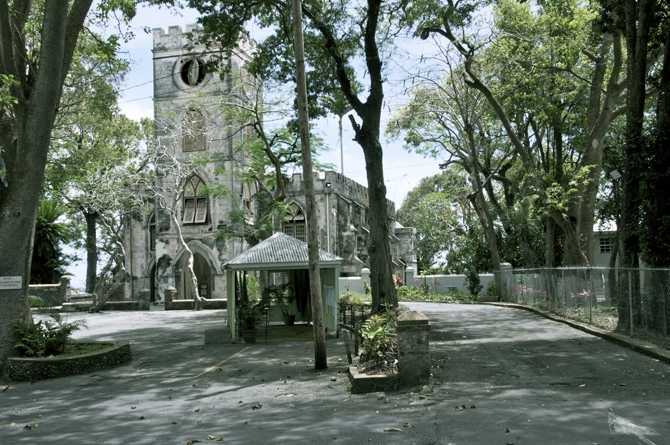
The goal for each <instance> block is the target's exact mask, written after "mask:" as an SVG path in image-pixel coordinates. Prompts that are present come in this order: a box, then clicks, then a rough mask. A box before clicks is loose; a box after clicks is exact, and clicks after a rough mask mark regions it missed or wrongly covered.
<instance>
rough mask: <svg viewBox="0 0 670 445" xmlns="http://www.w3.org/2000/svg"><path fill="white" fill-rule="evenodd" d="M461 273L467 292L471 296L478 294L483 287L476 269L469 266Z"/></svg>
mask: <svg viewBox="0 0 670 445" xmlns="http://www.w3.org/2000/svg"><path fill="white" fill-rule="evenodd" d="M463 272H464V273H465V285H466V286H467V287H468V291H470V293H471V294H472V295H477V294H479V291H481V290H482V288H483V287H484V286H482V284H481V280H480V279H479V272H478V271H477V268H476V267H474V266H472V265H470V266H468V267H467V268H466V269H465V270H464V271H463Z"/></svg>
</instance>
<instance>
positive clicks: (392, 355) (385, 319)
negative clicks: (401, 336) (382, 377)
mask: <svg viewBox="0 0 670 445" xmlns="http://www.w3.org/2000/svg"><path fill="white" fill-rule="evenodd" d="M396 318H397V315H396V312H395V311H394V310H389V309H385V310H384V311H383V312H382V313H380V314H377V315H373V316H371V317H370V318H368V319H367V320H366V321H365V322H364V323H363V325H362V326H361V337H362V338H363V343H362V344H361V347H362V348H363V351H362V352H361V358H360V361H361V362H372V366H368V368H379V367H391V368H394V367H396V366H397V355H398V339H397V334H396V331H395V321H396Z"/></svg>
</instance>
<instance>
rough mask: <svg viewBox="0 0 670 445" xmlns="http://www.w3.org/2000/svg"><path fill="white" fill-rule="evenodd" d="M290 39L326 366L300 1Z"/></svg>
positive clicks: (320, 357) (317, 330) (317, 319)
mask: <svg viewBox="0 0 670 445" xmlns="http://www.w3.org/2000/svg"><path fill="white" fill-rule="evenodd" d="M293 42H294V50H295V65H296V83H297V89H298V119H299V121H300V144H301V148H302V176H303V184H304V185H305V203H306V213H307V215H306V216H307V221H306V222H307V251H308V258H309V287H310V289H309V290H310V296H311V299H310V302H311V303H312V323H313V330H314V368H315V369H317V370H319V369H326V368H328V359H327V355H326V333H325V327H324V323H323V308H322V301H321V270H320V268H319V225H318V222H317V217H316V200H315V199H314V171H313V169H312V150H311V148H310V129H309V114H308V110H307V81H306V78H305V52H304V44H303V35H302V2H301V0H293Z"/></svg>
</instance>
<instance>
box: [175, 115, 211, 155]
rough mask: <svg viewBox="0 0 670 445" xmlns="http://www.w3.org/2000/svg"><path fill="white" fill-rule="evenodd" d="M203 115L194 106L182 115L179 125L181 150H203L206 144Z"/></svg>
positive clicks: (205, 128)
mask: <svg viewBox="0 0 670 445" xmlns="http://www.w3.org/2000/svg"><path fill="white" fill-rule="evenodd" d="M206 131H207V126H206V125H205V116H203V115H202V113H201V112H200V111H198V110H196V109H194V108H189V109H188V110H187V111H186V114H185V115H184V121H183V122H182V126H181V144H182V147H181V148H182V151H185V152H189V151H204V150H205V148H206V147H205V145H206V139H205V133H206Z"/></svg>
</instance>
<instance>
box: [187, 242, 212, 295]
mask: <svg viewBox="0 0 670 445" xmlns="http://www.w3.org/2000/svg"><path fill="white" fill-rule="evenodd" d="M193 271H194V272H195V277H196V278H197V280H198V291H199V293H200V296H201V297H203V298H212V295H211V293H212V288H211V286H212V271H211V269H210V267H209V264H208V263H207V260H205V258H204V257H203V256H202V255H200V254H199V253H198V252H193ZM181 282H182V289H181V290H182V295H183V297H182V298H184V299H186V300H190V299H191V298H193V297H192V291H191V277H190V276H189V273H188V267H187V266H186V261H184V266H183V267H182V269H181Z"/></svg>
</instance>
